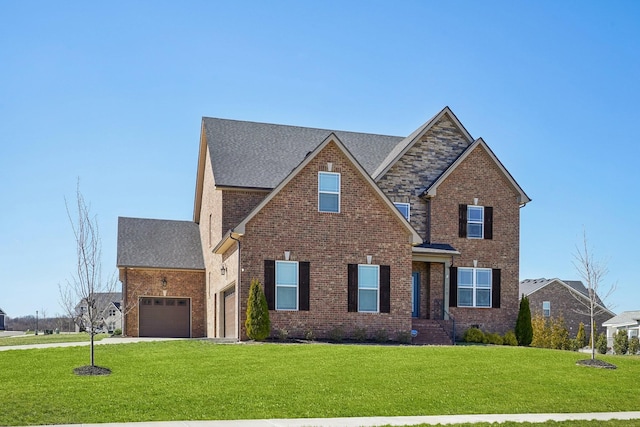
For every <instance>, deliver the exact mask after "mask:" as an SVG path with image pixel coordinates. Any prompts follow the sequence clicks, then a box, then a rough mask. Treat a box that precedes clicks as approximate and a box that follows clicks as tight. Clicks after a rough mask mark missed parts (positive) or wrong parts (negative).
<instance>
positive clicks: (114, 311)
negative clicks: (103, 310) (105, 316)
mask: <svg viewBox="0 0 640 427" xmlns="http://www.w3.org/2000/svg"><path fill="white" fill-rule="evenodd" d="M115 315H116V309H115V308H110V309H109V317H111V316H115Z"/></svg>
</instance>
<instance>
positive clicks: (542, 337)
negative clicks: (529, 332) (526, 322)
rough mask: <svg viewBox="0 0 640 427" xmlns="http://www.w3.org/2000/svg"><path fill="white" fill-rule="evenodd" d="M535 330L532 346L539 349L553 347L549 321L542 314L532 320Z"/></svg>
mask: <svg viewBox="0 0 640 427" xmlns="http://www.w3.org/2000/svg"><path fill="white" fill-rule="evenodd" d="M531 326H532V328H533V340H531V345H532V346H534V347H539V348H549V346H550V345H551V344H550V343H551V328H550V327H549V324H548V323H547V321H546V320H545V319H544V317H542V316H541V315H540V314H536V315H535V316H533V319H531Z"/></svg>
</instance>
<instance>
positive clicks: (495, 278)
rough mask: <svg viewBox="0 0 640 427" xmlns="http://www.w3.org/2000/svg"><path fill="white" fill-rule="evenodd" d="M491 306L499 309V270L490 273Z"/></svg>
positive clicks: (495, 269)
mask: <svg viewBox="0 0 640 427" xmlns="http://www.w3.org/2000/svg"><path fill="white" fill-rule="evenodd" d="M491 306H492V307H493V308H500V269H499V268H494V269H493V270H492V271H491Z"/></svg>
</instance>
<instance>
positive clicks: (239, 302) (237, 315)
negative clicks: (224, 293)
mask: <svg viewBox="0 0 640 427" xmlns="http://www.w3.org/2000/svg"><path fill="white" fill-rule="evenodd" d="M229 237H230V238H231V240H235V241H236V242H238V282H237V284H236V287H237V290H236V293H237V295H236V337H237V339H238V341H240V330H241V325H240V318H241V316H240V309H241V301H242V300H241V298H240V289H241V288H242V286H241V285H242V267H241V265H242V263H241V261H240V260H241V257H240V255H241V252H240V249H241V245H240V240H239V239H236V238H235V237H233V228H232V229H231V232H230V233H229Z"/></svg>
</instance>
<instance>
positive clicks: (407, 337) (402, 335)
mask: <svg viewBox="0 0 640 427" xmlns="http://www.w3.org/2000/svg"><path fill="white" fill-rule="evenodd" d="M396 340H397V341H398V342H399V343H401V344H411V332H410V331H399V332H398V334H397V335H396Z"/></svg>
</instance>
